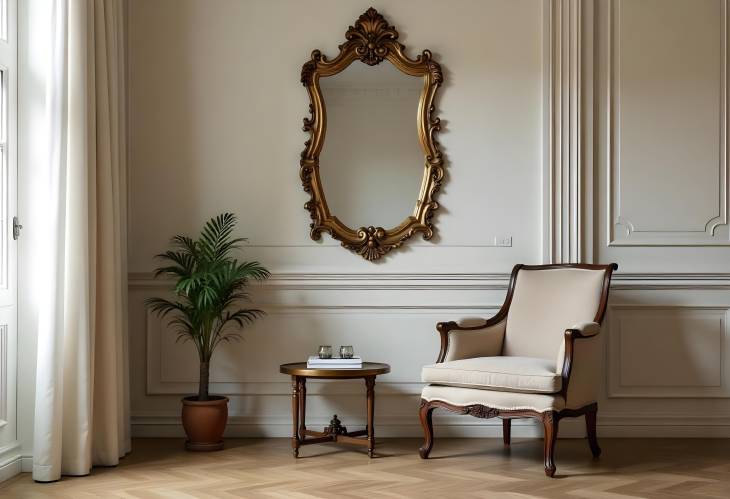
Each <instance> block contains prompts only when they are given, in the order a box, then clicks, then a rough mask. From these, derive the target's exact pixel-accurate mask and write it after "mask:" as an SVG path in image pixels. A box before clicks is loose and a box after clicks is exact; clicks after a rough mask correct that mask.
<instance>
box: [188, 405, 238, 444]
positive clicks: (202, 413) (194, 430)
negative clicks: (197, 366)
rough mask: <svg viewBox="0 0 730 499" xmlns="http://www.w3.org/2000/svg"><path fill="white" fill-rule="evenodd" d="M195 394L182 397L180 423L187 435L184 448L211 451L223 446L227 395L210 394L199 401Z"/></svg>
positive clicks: (226, 419)
mask: <svg viewBox="0 0 730 499" xmlns="http://www.w3.org/2000/svg"><path fill="white" fill-rule="evenodd" d="M197 399H198V397H197V395H193V396H190V397H185V398H184V399H182V424H183V428H185V433H186V434H187V436H188V439H187V441H186V442H185V448H186V449H187V450H193V451H213V450H221V449H222V448H223V431H224V430H225V429H226V422H227V421H228V397H223V396H221V395H211V396H210V400H206V401H204V402H201V401H199V400H197Z"/></svg>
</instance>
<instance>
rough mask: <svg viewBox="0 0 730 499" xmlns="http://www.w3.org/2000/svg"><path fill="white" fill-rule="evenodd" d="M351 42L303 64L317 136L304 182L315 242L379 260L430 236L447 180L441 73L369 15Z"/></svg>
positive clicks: (307, 155)
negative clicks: (438, 100)
mask: <svg viewBox="0 0 730 499" xmlns="http://www.w3.org/2000/svg"><path fill="white" fill-rule="evenodd" d="M345 38H346V41H345V43H343V44H342V45H340V47H339V49H340V53H339V54H337V56H336V57H335V58H334V59H331V60H330V59H327V57H325V56H324V55H322V53H321V52H320V51H319V50H315V51H314V52H312V58H311V59H310V60H309V61H307V62H306V63H305V64H304V66H303V67H302V79H301V81H302V83H303V84H304V86H305V87H306V88H307V92H308V93H309V98H310V100H311V103H310V106H309V111H310V114H311V118H304V131H306V132H309V133H310V134H311V137H310V139H309V140H308V141H307V142H306V143H305V149H304V151H303V152H302V158H301V162H300V176H301V179H302V184H303V186H304V190H305V191H306V192H308V193H309V194H310V196H311V199H310V200H309V201H308V202H307V203H306V204H305V208H306V209H307V210H308V211H309V213H310V215H311V217H312V224H311V225H310V227H311V232H310V235H311V237H312V239H314V240H319V239H321V237H322V232H327V233H329V234H330V235H331V236H332V237H333V238H334V239H337V240H339V241H340V242H341V243H342V246H344V247H345V248H347V249H349V250H351V251H353V252H355V253H357V254H359V255H361V256H362V257H363V258H365V259H367V260H377V259H379V258H380V257H382V256H383V255H385V254H386V253H387V252H389V251H390V250H392V249H394V248H397V247H399V246H401V245H402V244H403V243H404V242H405V241H406V240H408V239H409V238H410V237H411V236H413V235H414V234H416V233H421V234H422V236H423V238H424V239H430V238H431V237H432V236H433V225H432V216H433V213H434V210H436V209H437V208H438V203H437V202H436V201H435V195H436V192H437V191H438V189H439V187H440V185H441V180H442V179H443V175H444V173H443V158H442V155H441V152H440V151H439V146H438V142H437V141H436V140H435V138H434V135H435V133H436V132H438V131H439V128H440V125H439V119H438V118H437V117H435V115H434V97H435V94H436V91H437V90H438V87H439V86H440V85H441V83H442V82H443V76H442V74H441V66H439V64H438V63H436V62H435V61H434V60H433V58H432V56H431V52H429V51H428V50H424V51H423V52H422V53H421V54H420V55H419V56H417V57H416V58H415V59H410V58H409V57H408V56H406V55H405V53H404V51H405V47H404V46H403V45H402V44H401V43H399V42H398V32H397V31H396V30H395V28H394V27H393V26H390V25H389V24H388V22H387V21H386V20H385V19H384V18H383V16H382V15H380V14H379V13H378V12H377V11H376V10H375V9H373V8H370V9H368V10H367V12H365V13H364V14H363V15H361V16H360V17H359V19H358V20H357V22H355V25H354V26H350V28H349V29H348V30H347V32H346V33H345ZM325 102H326V106H325ZM414 117H415V120H414V119H413V118H414ZM414 121H415V123H414ZM328 124H329V125H330V126H329V129H328V127H327V125H328ZM414 124H415V130H414V126H413V125H414ZM325 136H327V139H328V140H327V145H326V147H325ZM325 192H326V193H327V197H326V198H325ZM414 198H415V203H414ZM414 204H415V207H414ZM351 227H359V228H356V229H353V228H351Z"/></svg>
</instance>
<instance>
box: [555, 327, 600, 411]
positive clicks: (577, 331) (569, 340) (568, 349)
mask: <svg viewBox="0 0 730 499" xmlns="http://www.w3.org/2000/svg"><path fill="white" fill-rule="evenodd" d="M600 330H601V325H600V324H598V323H597V322H584V323H581V324H576V325H574V326H573V327H571V328H570V329H566V330H565V347H564V350H563V366H562V370H561V371H560V372H561V376H562V378H563V387H562V390H561V393H562V395H563V397H566V396H567V394H568V385H569V384H570V374H571V372H572V370H573V365H574V363H575V359H574V358H573V357H574V355H575V345H574V342H575V340H580V339H586V338H592V337H594V336H596V335H597V334H598V333H599V331H600Z"/></svg>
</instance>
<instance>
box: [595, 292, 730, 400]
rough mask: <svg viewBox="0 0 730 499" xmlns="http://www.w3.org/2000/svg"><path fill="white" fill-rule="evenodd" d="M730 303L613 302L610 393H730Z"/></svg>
mask: <svg viewBox="0 0 730 499" xmlns="http://www.w3.org/2000/svg"><path fill="white" fill-rule="evenodd" d="M729 309H730V306H724V307H715V306H690V305H677V306H656V305H614V306H611V309H610V314H611V316H610V325H609V328H608V359H609V363H608V379H609V383H608V396H609V397H612V398H621V397H623V398H632V397H633V398H635V397H641V398H730V371H728V369H726V368H725V367H724V366H726V365H727V362H728V359H730V332H729V331H728V326H727V324H728V322H727V315H728V310H729ZM647 359H651V365H647Z"/></svg>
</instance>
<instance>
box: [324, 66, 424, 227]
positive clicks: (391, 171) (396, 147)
mask: <svg viewBox="0 0 730 499" xmlns="http://www.w3.org/2000/svg"><path fill="white" fill-rule="evenodd" d="M319 85H320V88H321V91H322V95H323V97H324V102H325V103H326V104H325V105H326V112H327V131H326V137H325V145H324V148H323V149H322V152H321V153H320V158H319V160H320V162H319V168H320V178H321V181H322V186H323V188H324V192H325V194H326V196H327V204H328V206H329V210H330V213H332V215H333V216H335V217H337V218H338V219H339V220H340V221H341V222H342V223H344V224H345V225H347V226H349V227H353V228H356V227H368V226H371V225H372V226H375V227H383V228H385V229H390V228H393V227H396V226H397V225H400V224H401V223H402V222H403V220H404V219H405V218H406V217H408V216H409V215H412V214H413V211H414V209H415V207H416V201H417V199H418V194H419V190H420V187H421V181H422V178H423V170H424V152H423V149H422V148H421V145H420V142H419V139H418V129H417V118H418V102H419V99H420V96H421V91H422V90H423V86H424V81H423V77H414V76H408V75H406V74H405V73H402V72H401V71H400V70H398V69H397V68H396V67H395V66H393V65H392V64H391V63H390V62H389V61H387V60H385V61H383V62H382V63H380V64H378V65H376V66H368V65H366V64H364V63H362V62H360V61H354V62H353V63H352V64H350V65H349V66H348V67H347V68H346V69H345V70H343V71H342V72H340V73H338V74H336V75H334V76H329V77H323V78H321V79H320V80H319Z"/></svg>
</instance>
